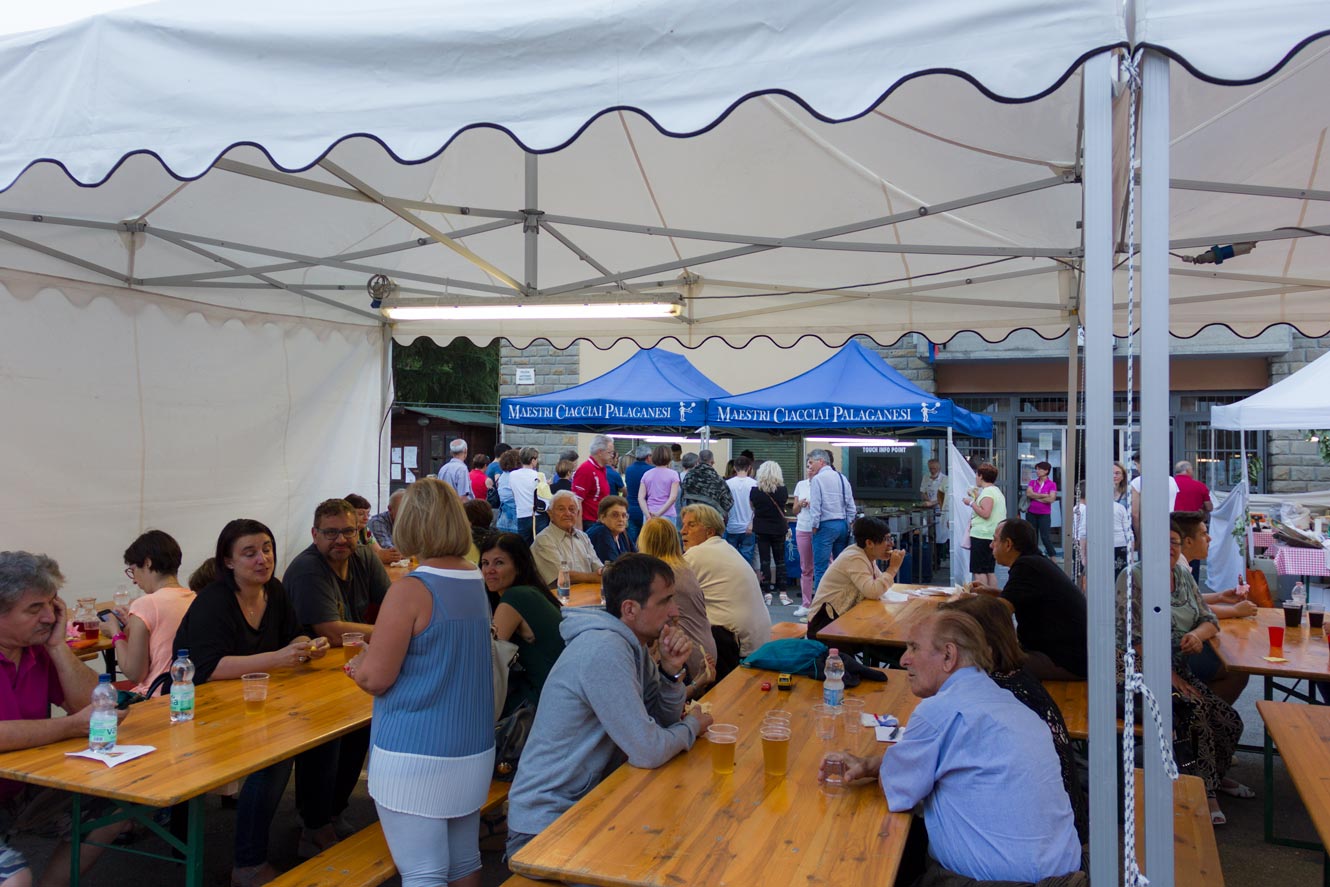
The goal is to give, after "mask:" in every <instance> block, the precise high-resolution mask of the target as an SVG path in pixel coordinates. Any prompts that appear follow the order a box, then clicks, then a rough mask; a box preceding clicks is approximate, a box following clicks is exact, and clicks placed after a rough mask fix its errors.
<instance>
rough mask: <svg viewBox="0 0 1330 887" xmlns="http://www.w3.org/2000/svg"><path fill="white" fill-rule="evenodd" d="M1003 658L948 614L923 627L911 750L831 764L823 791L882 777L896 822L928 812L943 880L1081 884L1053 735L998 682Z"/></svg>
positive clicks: (969, 625) (908, 738) (933, 858)
mask: <svg viewBox="0 0 1330 887" xmlns="http://www.w3.org/2000/svg"><path fill="white" fill-rule="evenodd" d="M992 659H993V657H992V652H991V651H990V650H989V647H988V642H987V640H985V638H984V633H983V629H982V628H980V627H979V623H978V622H976V621H975V619H974V617H972V616H970V615H968V614H966V613H959V612H956V611H943V612H939V613H935V614H933V615H932V616H930V617H928V618H927V619H925V620H923V621H922V622H920V623H919V624H918V625H916V626H915V628H914V630H913V631H911V632H910V636H909V640H908V642H907V646H906V651H905V655H904V656H902V657H901V666H902V667H903V668H904V669H905V670H906V672H907V673H908V674H909V678H910V691H911V692H913V693H914V695H915V696H918V697H919V698H920V699H921V700H922V701H921V702H920V703H919V705H918V706H917V707H916V708H915V710H914V713H913V714H911V715H910V721H909V724H908V726H907V727H906V729H905V732H904V734H902V736H901V739H900V741H899V742H897V743H896V744H895V745H893V746H890V747H889V748H888V749H887V751H886V752H885V753H884V754H882V755H880V756H871V757H865V758H861V757H857V756H855V755H852V754H849V753H845V754H840V755H835V756H828V759H827V760H824V761H823V763H822V770H821V772H820V773H819V774H818V780H819V781H820V782H825V781H827V777H828V776H832V778H833V779H834V778H835V777H836V776H839V775H841V774H840V773H838V772H837V771H838V770H840V768H841V766H842V765H841V763H840V762H843V768H844V769H843V779H844V781H845V782H847V783H848V782H853V781H855V780H859V779H866V778H871V777H877V780H878V782H879V784H880V785H881V786H882V791H883V793H884V794H885V795H886V798H887V806H888V808H889V809H891V810H892V811H894V812H904V811H908V810H913V809H914V808H915V806H916V805H922V806H923V817H924V827H925V829H926V831H927V833H928V857H927V860H926V866H927V868H928V869H929V872H930V874H932V875H933V876H934V877H945V876H946V875H948V874H953V873H954V874H956V875H962V876H964V877H966V878H974V879H975V880H978V881H1022V882H1035V881H1040V880H1042V879H1044V878H1051V877H1056V876H1059V875H1066V874H1070V873H1071V872H1074V871H1076V870H1077V869H1078V868H1079V867H1080V864H1081V846H1080V842H1079V840H1078V839H1077V837H1076V828H1075V823H1074V821H1073V817H1072V811H1071V801H1070V800H1069V799H1068V797H1067V791H1066V789H1065V788H1063V784H1062V776H1061V770H1060V765H1059V763H1058V756H1057V752H1056V751H1055V750H1054V748H1053V738H1052V734H1051V733H1049V730H1048V725H1047V724H1045V723H1044V722H1043V720H1041V719H1040V718H1039V716H1038V715H1036V714H1035V713H1034V712H1032V711H1031V710H1030V709H1028V708H1026V707H1025V705H1024V704H1023V703H1021V702H1020V701H1019V700H1018V699H1016V697H1015V696H1013V695H1012V694H1011V693H1010V692H1008V691H1006V690H1004V689H1002V688H1001V687H999V686H998V685H997V684H995V683H993V679H992V678H990V677H989V676H988V670H989V669H990V668H992V664H993V662H992ZM829 764H830V766H829ZM1016 798H1019V800H1020V803H1018V804H1015V803H1013V799H1016ZM936 869H940V870H941V871H935V870H936ZM903 881H904V882H905V883H909V879H908V878H906V879H903Z"/></svg>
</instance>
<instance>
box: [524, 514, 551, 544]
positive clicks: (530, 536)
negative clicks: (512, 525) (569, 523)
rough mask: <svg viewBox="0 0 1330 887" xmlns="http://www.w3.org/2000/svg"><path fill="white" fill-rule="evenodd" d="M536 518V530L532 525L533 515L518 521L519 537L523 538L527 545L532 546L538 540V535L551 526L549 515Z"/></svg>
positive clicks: (536, 516) (540, 515)
mask: <svg viewBox="0 0 1330 887" xmlns="http://www.w3.org/2000/svg"><path fill="white" fill-rule="evenodd" d="M535 518H536V521H535V527H534V529H533V528H532V525H531V515H529V514H528V515H527V516H526V517H519V518H518V519H517V535H519V536H521V537H522V541H523V542H525V543H526V544H527V545H530V544H532V543H533V542H534V541H535V540H536V534H537V533H539V532H540V531H541V530H543V529H545V528H546V527H548V526H549V525H550V519H549V515H546V514H537V515H535Z"/></svg>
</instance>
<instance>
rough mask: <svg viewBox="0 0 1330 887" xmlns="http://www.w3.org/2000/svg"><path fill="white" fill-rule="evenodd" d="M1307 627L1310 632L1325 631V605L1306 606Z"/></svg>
mask: <svg viewBox="0 0 1330 887" xmlns="http://www.w3.org/2000/svg"><path fill="white" fill-rule="evenodd" d="M1307 625H1308V626H1310V627H1311V630H1312V631H1323V630H1324V629H1325V604H1308V605H1307Z"/></svg>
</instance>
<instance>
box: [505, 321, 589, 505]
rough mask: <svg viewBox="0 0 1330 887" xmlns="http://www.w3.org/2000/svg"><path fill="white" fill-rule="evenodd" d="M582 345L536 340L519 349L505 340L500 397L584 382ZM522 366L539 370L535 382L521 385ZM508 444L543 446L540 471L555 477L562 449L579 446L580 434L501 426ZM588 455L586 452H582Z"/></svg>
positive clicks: (543, 391) (565, 386)
mask: <svg viewBox="0 0 1330 887" xmlns="http://www.w3.org/2000/svg"><path fill="white" fill-rule="evenodd" d="M578 348H579V346H578V345H577V344H576V343H574V344H572V345H570V346H568V347H567V348H565V349H564V350H562V351H560V350H559V349H557V348H555V347H554V346H552V345H550V344H549V343H548V342H533V343H532V344H531V345H530V346H528V347H526V348H523V349H517V348H514V347H513V346H512V345H509V344H507V343H506V342H505V343H502V344H500V346H499V397H521V396H524V395H527V394H545V393H547V392H550V391H560V390H562V389H564V388H568V387H571V386H573V385H576V384H578V383H579V382H581V381H582V380H581V370H580V366H579V363H578ZM519 367H531V368H532V369H534V370H535V371H536V381H535V384H534V385H518V384H517V370H518V368H519ZM500 436H501V438H502V440H503V442H504V443H506V444H508V445H510V446H514V447H537V448H539V449H540V470H541V471H543V472H545V473H546V474H547V475H549V476H550V477H551V479H552V478H553V476H554V469H555V466H556V465H558V460H559V451H560V450H563V449H565V448H569V447H572V448H575V447H576V446H577V434H576V433H574V432H563V431H540V430H537V429H534V428H510V427H509V426H507V425H504V426H501V427H500ZM581 455H582V456H585V455H586V453H582V454H581Z"/></svg>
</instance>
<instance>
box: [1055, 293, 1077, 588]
mask: <svg viewBox="0 0 1330 887" xmlns="http://www.w3.org/2000/svg"><path fill="white" fill-rule="evenodd" d="M1069 278H1070V275H1061V276H1060V279H1059V283H1061V282H1062V281H1064V280H1068V279H1069ZM1064 285H1065V284H1064ZM1064 301H1065V300H1064ZM1079 332H1080V319H1079V317H1078V316H1077V313H1076V312H1075V311H1072V312H1069V313H1068V315H1067V342H1068V344H1067V436H1066V457H1067V458H1066V460H1065V461H1066V466H1065V469H1064V471H1063V473H1062V569H1063V571H1064V572H1065V573H1066V574H1067V575H1068V576H1070V575H1072V562H1073V558H1072V549H1073V548H1074V547H1075V545H1076V540H1075V539H1070V538H1069V536H1070V535H1071V514H1072V509H1074V508H1075V507H1076V505H1077V502H1076V478H1078V477H1079V476H1080V475H1079V473H1078V472H1077V459H1078V458H1079V456H1080V454H1079V453H1078V452H1077V451H1076V441H1077V437H1076V425H1077V407H1078V406H1079V404H1078V403H1077V399H1076V395H1077V394H1078V393H1079V392H1080V384H1079V383H1080V349H1079V347H1078V341H1077V340H1078V339H1079Z"/></svg>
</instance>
